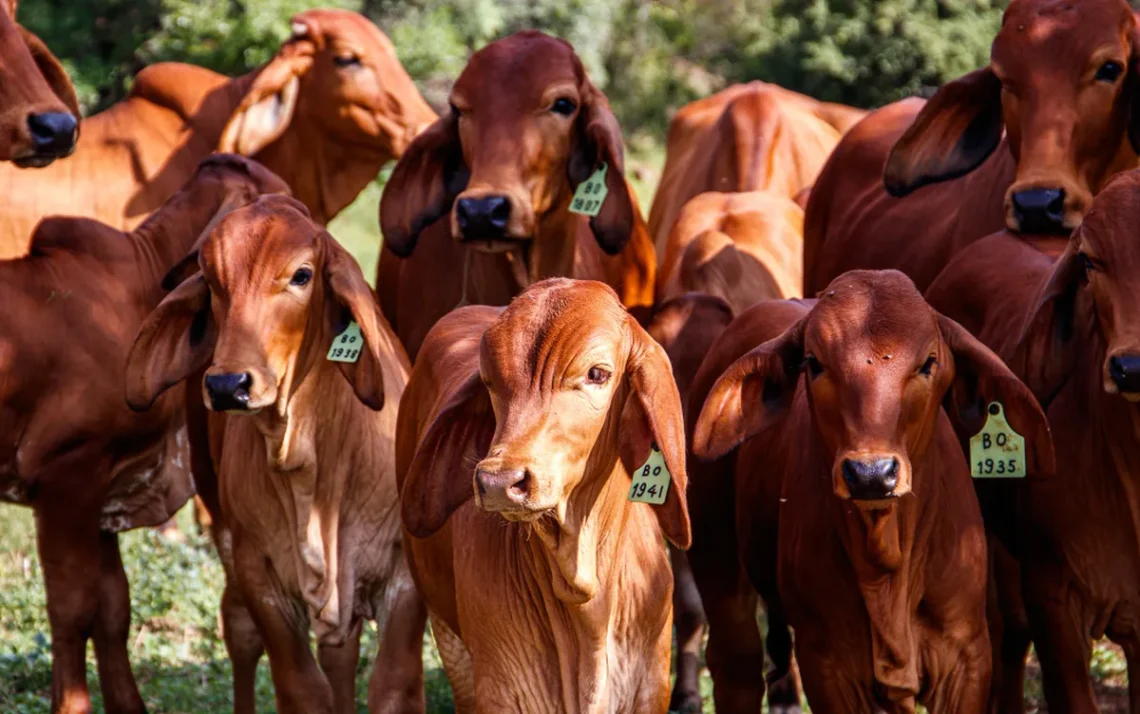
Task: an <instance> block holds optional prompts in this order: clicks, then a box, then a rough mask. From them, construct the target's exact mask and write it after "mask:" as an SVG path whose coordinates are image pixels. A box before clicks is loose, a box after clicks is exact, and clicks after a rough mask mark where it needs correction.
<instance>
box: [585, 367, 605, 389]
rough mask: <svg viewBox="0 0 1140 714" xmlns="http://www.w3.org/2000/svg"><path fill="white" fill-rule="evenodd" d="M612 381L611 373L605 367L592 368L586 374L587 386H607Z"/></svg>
mask: <svg viewBox="0 0 1140 714" xmlns="http://www.w3.org/2000/svg"><path fill="white" fill-rule="evenodd" d="M608 381H610V371H609V370H608V369H606V368H605V367H597V366H594V367H591V368H590V371H589V372H586V383H587V384H598V385H601V384H605V383H606V382H608Z"/></svg>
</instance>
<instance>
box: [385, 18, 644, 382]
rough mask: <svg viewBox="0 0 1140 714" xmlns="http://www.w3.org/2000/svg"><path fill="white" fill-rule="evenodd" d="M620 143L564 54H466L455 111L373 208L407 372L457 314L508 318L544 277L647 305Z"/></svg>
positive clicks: (603, 104)
mask: <svg viewBox="0 0 1140 714" xmlns="http://www.w3.org/2000/svg"><path fill="white" fill-rule="evenodd" d="M621 142H622V138H621V129H620V128H619V127H618V123H617V119H615V118H614V115H613V112H612V111H610V105H609V102H608V101H607V100H606V97H605V95H603V94H602V93H601V92H600V91H598V89H597V88H596V87H595V86H594V85H593V83H592V82H590V80H589V78H588V77H587V76H586V71H585V69H584V68H583V67H582V62H581V60H580V59H578V55H576V54H575V53H574V49H573V48H572V47H571V46H570V45H569V44H567V43H566V42H564V41H562V40H557V39H555V38H553V37H549V36H547V35H544V34H542V33H541V32H520V33H518V34H515V35H511V36H510V37H507V38H504V39H501V40H498V41H496V42H492V43H491V44H489V45H487V46H486V47H484V48H483V49H481V50H479V51H478V52H476V53H475V54H474V55H472V57H471V59H470V61H469V62H468V63H467V66H466V67H465V68H464V70H463V73H462V74H460V75H459V79H458V80H456V82H455V86H454V87H453V88H452V90H451V109H450V111H449V112H448V113H447V114H446V115H444V116H443V117H442V118H441V119H440V120H439V121H437V122H436V123H435V124H434V125H432V127H431V128H430V129H428V130H427V131H425V132H424V133H423V134H421V135H420V136H419V137H418V138H417V139H416V140H415V141H414V142H413V143H412V145H411V147H409V149H408V151H407V152H406V153H405V155H404V156H403V157H402V158H401V160H400V161H399V162H398V163H397V164H396V168H395V170H394V171H393V172H392V178H391V180H389V182H388V185H387V186H386V187H385V189H384V195H383V197H382V199H381V203H380V225H381V228H382V230H383V232H384V248H383V251H382V253H381V255H380V266H379V268H378V273H377V276H378V277H377V280H376V284H377V285H378V286H379V291H380V302H381V305H383V308H384V314H385V315H386V316H387V317H388V320H389V321H390V322H391V323H392V326H393V327H394V328H395V330H396V334H397V335H399V336H400V339H401V341H403V343H404V346H405V347H406V348H407V349H408V353H409V354H410V355H411V357H412V359H415V356H416V353H418V352H419V348H420V344H421V343H422V342H423V339H424V335H426V334H427V331H428V330H429V329H430V328H431V326H432V325H434V324H435V322H436V320H438V319H439V318H441V317H443V316H444V315H445V314H447V313H448V312H449V311H450V310H452V309H453V308H455V307H456V306H457V305H463V304H468V303H473V304H484V305H504V304H506V303H507V302H508V301H509V300H510V299H511V297H513V296H514V295H517V294H518V292H519V291H520V290H522V289H523V288H525V287H526V286H527V285H529V284H531V283H533V282H536V281H538V280H541V279H543V278H549V277H558V276H569V277H575V278H591V279H596V280H601V281H603V282H606V283H608V284H609V285H610V286H611V287H613V288H614V289H615V290H616V291H617V293H618V296H619V297H620V298H621V300H622V303H623V304H625V305H627V306H631V307H633V306H644V307H648V306H649V305H651V304H652V303H653V281H654V280H655V276H656V269H657V263H656V256H655V254H654V250H653V243H652V241H651V240H650V238H649V234H648V232H647V231H646V229H645V223H644V221H643V220H642V218H641V209H640V208H639V207H638V205H637V202H636V199H635V198H634V196H633V193H632V192H631V191H630V188H629V185H628V184H627V183H626V181H625V178H624V174H623V171H624V160H623V157H622V143H621ZM591 177H593V178H592V180H591ZM586 188H590V189H596V191H595V190H591V193H590V194H589V195H590V196H591V197H592V198H590V201H592V202H596V201H598V200H600V201H601V203H600V204H596V205H593V210H588V207H586V208H582V207H580V209H579V210H587V212H588V213H594V214H596V215H592V216H590V215H584V214H580V213H574V212H573V211H572V209H573V207H574V203H573V202H574V200H575V195H576V192H577V191H585V190H586ZM440 276H448V279H447V280H445V281H444V282H442V283H441V282H440V281H439V277H440Z"/></svg>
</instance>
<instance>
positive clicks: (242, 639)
mask: <svg viewBox="0 0 1140 714" xmlns="http://www.w3.org/2000/svg"><path fill="white" fill-rule="evenodd" d="M228 580H229V578H228V577H227V581H228ZM222 637H223V638H224V640H225V643H226V652H227V653H229V656H230V662H231V663H232V665H233V688H234V714H254V712H255V711H256V710H257V705H256V703H257V697H256V694H255V689H256V685H257V681H256V680H257V663H258V661H259V660H260V659H261V655H262V654H263V653H264V652H265V645H264V643H262V641H261V635H260V634H258V632H257V626H256V625H255V624H254V622H253V616H252V615H250V613H249V610H248V609H247V608H246V606H245V603H244V602H242V599H241V594H240V593H239V592H238V589H237V586H236V585H234V584H233V583H230V582H227V583H226V589H225V590H223V591H222Z"/></svg>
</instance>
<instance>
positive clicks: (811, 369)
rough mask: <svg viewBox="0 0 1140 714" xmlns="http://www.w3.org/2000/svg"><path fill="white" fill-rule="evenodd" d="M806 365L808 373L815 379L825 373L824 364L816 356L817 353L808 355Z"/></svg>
mask: <svg viewBox="0 0 1140 714" xmlns="http://www.w3.org/2000/svg"><path fill="white" fill-rule="evenodd" d="M804 366H806V367H807V370H808V373H809V374H810V375H811V376H812V379H815V378H816V377H818V376H819V375H821V374H823V365H822V364H820V362H819V360H818V359H816V358H815V355H808V356H807V357H805V358H804Z"/></svg>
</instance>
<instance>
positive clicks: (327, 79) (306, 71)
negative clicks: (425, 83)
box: [219, 10, 436, 218]
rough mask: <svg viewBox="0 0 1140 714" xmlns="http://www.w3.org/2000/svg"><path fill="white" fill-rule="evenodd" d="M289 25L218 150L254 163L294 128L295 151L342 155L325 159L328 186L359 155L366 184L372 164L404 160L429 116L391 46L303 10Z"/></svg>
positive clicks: (353, 19) (355, 25) (360, 22)
mask: <svg viewBox="0 0 1140 714" xmlns="http://www.w3.org/2000/svg"><path fill="white" fill-rule="evenodd" d="M292 25H293V36H292V37H291V38H290V39H289V40H288V41H287V42H286V43H285V44H284V45H283V46H282V47H281V50H280V51H279V52H278V53H277V56H276V57H274V58H273V60H272V61H271V62H270V63H269V64H267V65H265V66H264V67H263V68H262V69H261V71H260V72H259V73H258V75H257V78H256V79H255V80H254V81H253V85H252V87H250V89H249V91H248V92H247V94H246V96H245V97H244V99H243V100H242V102H241V104H240V105H239V106H238V109H237V110H236V111H235V112H234V114H233V116H232V117H231V118H230V121H229V123H228V124H227V125H226V128H225V130H224V131H223V133H222V138H221V140H220V142H219V150H220V151H231V152H235V153H240V154H244V155H246V156H253V155H255V154H258V153H259V152H261V151H262V150H263V149H266V148H267V147H269V146H270V145H271V144H273V143H274V142H275V141H277V140H278V139H279V138H281V136H282V135H283V134H284V133H285V132H286V130H287V129H290V128H292V129H293V130H294V131H295V132H297V133H298V134H299V136H298V141H297V142H296V143H297V147H295V152H310V153H312V152H318V150H319V148H320V146H319V145H322V144H325V143H327V144H334V145H337V146H340V147H342V148H343V150H344V151H343V152H342V154H343V156H334V157H331V158H330V160H332V161H335V162H337V163H338V165H337V166H330V167H327V168H328V172H329V177H328V178H327V179H326V183H329V184H330V185H335V183H336V181H338V180H343V177H342V176H339V174H343V173H344V172H345V171H349V170H351V169H353V168H354V164H353V161H354V160H358V159H360V158H362V156H363V157H364V158H368V159H369V161H367V162H365V165H364V167H363V168H362V170H365V171H367V172H369V174H370V175H364V176H362V177H361V178H362V180H363V181H365V182H367V181H369V180H371V179H372V178H374V177H375V175H376V171H377V167H376V163H377V162H379V163H383V162H384V161H387V160H389V159H392V158H395V157H397V156H399V155H400V154H402V153H403V152H404V150H405V149H406V148H407V147H408V145H409V144H410V143H411V141H412V139H413V138H414V137H415V136H416V134H418V133H419V132H420V131H421V130H422V129H423V128H425V127H427V126H428V125H429V124H431V122H432V121H434V120H435V118H436V115H435V112H433V111H432V110H431V108H430V107H429V106H428V105H427V103H426V102H425V101H424V100H423V97H421V96H420V93H419V91H418V90H417V89H416V86H415V84H414V83H413V82H412V79H411V77H409V76H408V73H407V72H405V71H404V68H403V66H402V65H401V64H400V62H399V60H398V59H397V57H396V51H395V49H394V48H393V46H392V42H391V41H390V40H389V39H388V38H387V37H386V36H385V35H384V33H383V32H381V31H380V29H379V28H377V27H376V25H374V24H372V23H371V22H370V21H368V19H367V18H365V17H363V16H361V15H358V14H356V13H354V12H348V11H345V10H309V11H307V12H303V13H300V14H298V15H295V16H294V17H293V19H292ZM290 158H291V159H292V160H293V161H296V160H297V157H296V156H293V157H290ZM354 185H355V184H354ZM328 190H329V187H328V186H326V187H325V188H324V191H325V192H327V191H328ZM356 190H357V191H358V190H359V186H357V189H356ZM355 195H356V193H355V192H353V193H352V195H351V196H349V197H348V199H347V200H348V201H351V200H352V198H355ZM326 200H327V199H326ZM341 207H343V206H339V207H336V210H339V208H341ZM330 210H331V209H330ZM328 217H331V216H324V217H323V218H328Z"/></svg>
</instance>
